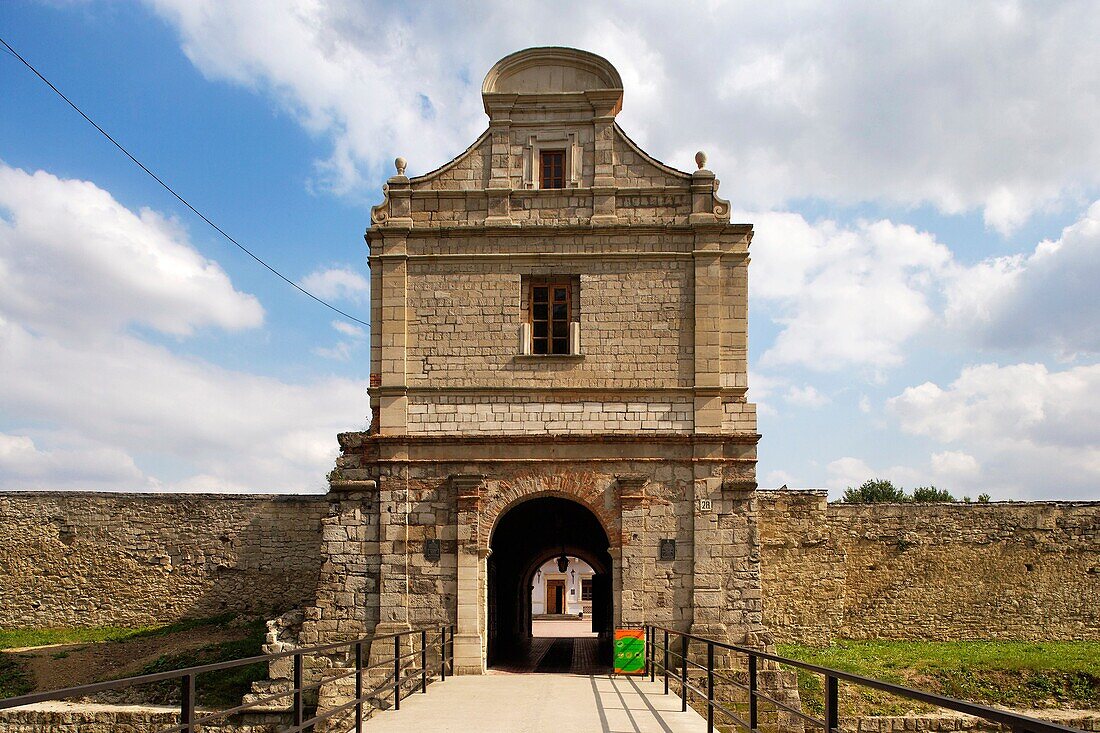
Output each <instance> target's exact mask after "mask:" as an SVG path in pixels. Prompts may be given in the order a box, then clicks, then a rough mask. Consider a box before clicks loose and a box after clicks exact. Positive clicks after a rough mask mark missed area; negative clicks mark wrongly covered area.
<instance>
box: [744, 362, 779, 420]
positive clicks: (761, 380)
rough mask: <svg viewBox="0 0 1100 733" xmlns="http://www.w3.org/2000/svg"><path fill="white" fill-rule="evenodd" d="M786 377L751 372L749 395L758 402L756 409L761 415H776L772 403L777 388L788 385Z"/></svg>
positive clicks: (753, 400) (754, 401)
mask: <svg viewBox="0 0 1100 733" xmlns="http://www.w3.org/2000/svg"><path fill="white" fill-rule="evenodd" d="M786 384H787V382H786V380H785V379H782V378H778V377H774V376H772V375H770V374H764V373H761V372H758V371H751V372H749V391H748V397H749V399H750V400H752V402H753V403H755V404H756V411H757V414H759V415H775V414H776V411H775V407H774V406H773V405H772V400H773V399H774V398H775V393H776V391H777V390H779V389H782V388H783V387H784V386H786Z"/></svg>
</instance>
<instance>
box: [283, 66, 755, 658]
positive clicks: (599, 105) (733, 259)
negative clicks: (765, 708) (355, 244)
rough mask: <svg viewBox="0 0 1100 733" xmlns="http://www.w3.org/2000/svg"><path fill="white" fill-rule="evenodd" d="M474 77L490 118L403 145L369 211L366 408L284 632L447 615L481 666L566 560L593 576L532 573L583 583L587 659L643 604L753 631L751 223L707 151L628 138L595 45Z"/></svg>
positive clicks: (723, 631) (710, 626) (325, 634)
mask: <svg viewBox="0 0 1100 733" xmlns="http://www.w3.org/2000/svg"><path fill="white" fill-rule="evenodd" d="M482 99H483V103H484V109H485V113H486V115H487V116H488V129H487V130H486V131H485V132H484V133H483V134H482V135H481V136H480V137H479V138H477V139H476V140H475V141H473V143H472V144H471V145H470V146H469V148H468V149H467V150H466V151H465V152H463V153H462V154H461V155H459V156H458V157H457V158H455V159H454V160H452V161H450V162H448V163H446V164H445V165H442V166H440V167H438V168H436V169H435V170H432V171H430V172H428V173H425V174H423V175H419V176H413V177H410V176H407V175H406V166H407V163H406V161H405V160H404V159H402V158H398V159H397V161H396V175H394V176H392V177H391V178H389V180H388V181H387V183H386V185H385V186H384V201H383V202H382V203H381V204H379V205H378V206H376V207H374V208H373V210H372V212H371V223H370V228H369V229H368V230H367V233H366V243H367V246H368V247H369V264H370V282H371V323H372V329H371V357H370V384H371V387H370V407H371V420H370V427H369V429H367V430H364V431H361V432H348V433H343V434H341V435H340V446H341V454H340V456H339V458H338V460H337V465H336V467H335V469H334V470H333V472H332V473H331V475H330V477H329V478H330V485H331V491H330V494H329V498H330V501H331V512H330V516H329V517H328V518H327V519H325V520H324V529H323V544H322V555H323V558H324V563H323V566H322V571H321V580H320V586H319V589H318V594H317V602H316V605H315V606H314V607H312V608H309V609H307V612H306V621H305V624H304V626H303V629H302V633H301V643H302V644H312V643H324V642H327V641H331V640H334V639H337V638H347V637H348V636H351V635H357V634H363V633H378V634H387V633H395V632H399V631H401V630H405V629H408V628H411V627H416V626H421V625H431V624H436V625H439V624H455V625H456V629H457V630H456V636H455V664H456V671H457V672H458V673H465V674H479V673H483V672H485V671H486V670H487V669H489V668H492V667H493V666H495V665H498V664H502V663H504V662H506V661H507V660H508V659H509V657H510V655H514V654H516V653H522V650H524V649H526V648H529V646H530V642H531V639H532V636H533V627H534V626H535V625H536V623H537V621H536V619H535V618H534V616H536V615H537V614H535V613H533V608H534V606H533V603H532V600H533V593H534V579H535V575H536V573H539V572H540V568H541V567H542V566H543V565H544V564H546V563H547V562H548V561H552V560H555V559H562V560H563V561H566V562H567V561H569V560H570V559H571V558H573V559H576V560H577V561H581V562H583V563H584V564H585V565H586V566H587V567H589V568H590V569H591V577H590V580H589V582H588V583H586V584H581V585H582V586H583V587H580V588H576V587H568V586H558V585H556V584H555V585H551V586H550V587H549V590H547V588H546V587H540V591H539V593H540V594H541V595H540V597H542V598H543V599H544V601H545V593H547V592H549V593H551V594H552V595H553V594H558V593H559V592H561V593H563V594H564V593H568V592H569V591H570V590H571V591H573V592H574V593H583V594H585V595H586V597H587V601H586V602H587V603H588V607H589V612H588V613H587V614H585V615H582V616H581V618H580V619H578V620H580V621H582V622H583V623H582V624H581V625H583V626H584V629H585V630H586V631H589V630H590V631H591V632H593V633H594V634H596V637H597V638H598V639H600V640H601V641H603V642H605V643H602V644H599V645H598V650H599V651H598V655H599V659H600V661H601V663H604V664H606V665H608V666H609V665H610V658H609V654H610V645H609V644H608V643H606V642H608V641H609V640H610V634H611V632H612V630H613V629H614V628H617V627H637V628H640V627H641V626H642V625H643V624H644V623H647V622H648V623H658V624H664V625H668V626H671V627H674V628H676V629H680V630H683V631H690V632H693V633H697V634H701V635H706V636H708V637H713V638H719V639H723V640H727V641H733V642H737V643H741V642H746V641H747V642H750V643H751V642H754V641H755V640H756V639H757V638H758V636H759V634H760V633H761V632H762V631H763V626H762V615H761V614H762V608H761V606H762V600H761V584H760V554H759V546H758V536H757V528H756V521H755V517H756V505H755V490H756V481H755V464H756V445H757V442H758V440H759V438H760V436H759V435H758V434H757V427H756V413H755V405H753V404H752V403H750V402H748V401H747V399H746V392H747V388H748V380H747V369H746V350H747V287H748V265H749V243H750V241H751V239H752V227H751V225H749V224H740V223H732V222H730V215H729V204H728V203H727V202H726V201H724V200H722V199H721V198H720V197H719V196H718V180H717V178H716V177H715V174H714V173H712V172H711V171H710V170H708V169H707V168H706V156H705V155H704V154H703V153H698V154H697V155H695V156H694V168H695V170H693V171H691V172H686V171H683V170H679V169H678V168H676V167H673V166H670V165H667V164H665V163H662V162H660V161H658V160H655V159H654V158H653V157H651V156H650V155H648V154H647V153H646V152H644V151H643V150H642V149H641V148H640V147H639V146H638V145H637V144H636V143H635V142H633V141H632V140H631V139H630V137H629V136H628V135H627V133H626V132H625V131H624V130H623V129H622V128H621V127H620V126H619V125H618V123H617V122H616V115H617V114H618V113H619V111H620V109H621V108H622V105H623V101H624V89H623V83H622V80H621V78H620V76H619V73H618V72H617V71H616V70H615V68H614V67H613V66H612V65H611V64H610V63H608V62H607V61H606V60H605V59H603V58H601V57H599V56H596V55H594V54H591V53H587V52H583V51H578V50H573V49H566V48H532V49H527V50H524V51H520V52H518V53H514V54H512V55H510V56H507V57H505V58H503V59H501V60H500V61H499V62H497V63H496V65H494V66H493V67H492V69H490V70H489V72H488V74H487V75H486V77H485V80H484V83H483V85H482ZM408 156H409V159H410V160H415V159H416V158H415V156H416V151H415V150H411V151H408ZM690 162H691V161H677V163H678V164H683V163H690ZM417 163H418V164H420V165H422V166H424V165H425V164H429V165H430V164H431V161H417ZM689 167H690V166H689ZM540 578H541V573H540ZM540 582H541V580H540ZM559 587H561V591H559V590H558V589H559ZM555 597H557V596H556V595H555ZM564 606H565V607H567V606H568V604H564ZM544 611H545V608H544ZM582 613H583V612H582Z"/></svg>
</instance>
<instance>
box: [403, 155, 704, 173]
mask: <svg viewBox="0 0 1100 733" xmlns="http://www.w3.org/2000/svg"><path fill="white" fill-rule="evenodd" d="M697 157H698V156H697ZM393 164H394V166H396V167H397V175H399V176H403V175H405V166H406V165H408V162H407V161H406V160H405V159H404V158H398V159H397V160H395V161H393Z"/></svg>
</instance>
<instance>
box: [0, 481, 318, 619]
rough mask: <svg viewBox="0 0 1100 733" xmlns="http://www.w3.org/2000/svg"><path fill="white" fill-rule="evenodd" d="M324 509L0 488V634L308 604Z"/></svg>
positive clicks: (222, 498) (281, 499)
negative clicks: (8, 630)
mask: <svg viewBox="0 0 1100 733" xmlns="http://www.w3.org/2000/svg"><path fill="white" fill-rule="evenodd" d="M328 510H329V504H328V501H327V498H326V497H325V496H321V495H318V496H274V495H247V496H242V495H229V494H220V495H219V494H116V493H85V492H79V493H78V492H0V627H6V628H28V627H67V626H107V625H123V626H136V625H145V624H155V623H166V622H171V621H176V620H178V619H180V618H201V617H210V616H217V615H220V614H223V613H227V612H237V613H247V614H264V615H278V614H279V613H282V612H283V611H286V610H288V609H291V608H295V607H300V606H303V605H306V604H310V603H312V602H313V597H314V594H315V593H316V588H317V577H318V573H319V570H320V566H321V519H322V517H324V516H325V515H327V513H328Z"/></svg>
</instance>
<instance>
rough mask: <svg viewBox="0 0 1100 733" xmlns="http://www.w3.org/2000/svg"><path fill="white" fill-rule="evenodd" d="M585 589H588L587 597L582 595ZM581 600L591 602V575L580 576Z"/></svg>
mask: <svg viewBox="0 0 1100 733" xmlns="http://www.w3.org/2000/svg"><path fill="white" fill-rule="evenodd" d="M586 589H587V590H588V598H585V597H584V591H585V590H586ZM581 602H582V603H591V602H592V578H591V577H588V578H581Z"/></svg>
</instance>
